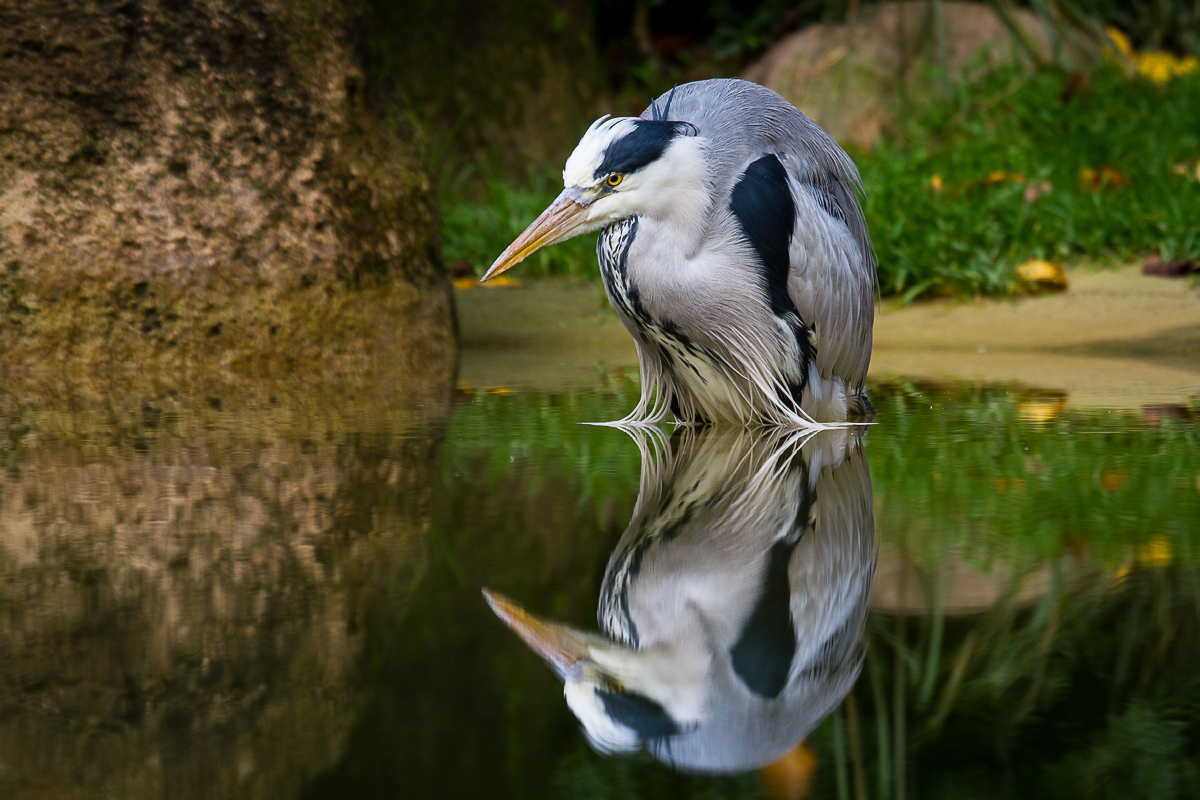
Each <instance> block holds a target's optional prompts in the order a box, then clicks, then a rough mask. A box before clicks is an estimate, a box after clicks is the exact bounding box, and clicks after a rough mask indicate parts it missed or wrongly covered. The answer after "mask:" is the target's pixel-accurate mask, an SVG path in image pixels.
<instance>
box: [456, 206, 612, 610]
mask: <svg viewBox="0 0 1200 800" xmlns="http://www.w3.org/2000/svg"><path fill="white" fill-rule="evenodd" d="M582 197H583V193H582V192H581V191H580V190H579V189H576V188H574V187H570V188H567V189H563V192H562V194H560V195H559V196H558V199H556V200H555V201H554V202H553V203H551V204H550V207H549V208H547V209H546V210H545V211H543V212H542V213H541V216H539V217H538V218H537V219H535V220H534V221H533V224H531V225H530V226H529V227H528V228H526V229H525V232H524V233H522V234H521V235H520V236H518V237H517V239H516V241H515V242H513V243H512V244H510V245H509V246H508V247H507V248H506V249H505V250H504V252H503V253H501V254H500V257H499V258H497V259H496V263H494V264H492V266H491V269H489V270H488V271H487V272H486V273H485V274H484V276H483V277H482V278H480V279H479V280H480V282H483V281H486V280H489V279H491V278H494V277H496V276H497V275H499V274H500V273H501V272H504V271H505V270H506V269H508V268H509V267H513V266H516V265H517V264H520V263H521V262H522V261H524V260H525V259H526V258H528V257H529V256H531V255H533V253H535V252H537V251H538V250H540V249H542V248H543V247H545V246H546V245H548V244H554V243H555V242H561V241H562V240H563V239H570V238H571V237H572V236H574V235H575V231H576V230H577V229H578V228H579V227H580V226H581V225H583V223H584V222H586V221H587V219H586V217H585V216H584V214H583V210H584V209H585V208H586V207H587V206H586V205H585V204H583V203H581V202H580V200H581V199H582ZM589 205H590V203H589ZM493 608H494V606H493ZM496 613H500V612H496Z"/></svg>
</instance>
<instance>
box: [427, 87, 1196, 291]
mask: <svg viewBox="0 0 1200 800" xmlns="http://www.w3.org/2000/svg"><path fill="white" fill-rule="evenodd" d="M1197 92H1200V72H1196V73H1193V74H1191V75H1189V76H1186V77H1182V78H1177V79H1175V80H1173V81H1171V82H1170V83H1168V84H1166V85H1165V86H1157V85H1154V84H1151V83H1149V82H1147V81H1144V80H1140V79H1134V80H1130V79H1127V78H1126V77H1124V76H1123V75H1122V74H1121V73H1120V71H1119V70H1118V69H1117V68H1116V67H1115V66H1113V65H1107V66H1102V67H1100V68H1098V69H1096V70H1095V71H1094V72H1093V73H1092V74H1091V75H1090V76H1088V77H1086V78H1081V77H1080V76H1068V75H1064V74H1063V73H1062V72H1060V71H1058V70H1053V69H1044V70H1040V71H1038V72H1036V73H1034V74H1033V75H1031V76H1022V74H1021V73H1020V72H1019V71H1018V69H1017V68H1007V69H1001V70H997V71H995V72H993V73H991V74H989V75H987V76H985V77H984V78H982V79H980V80H977V81H974V82H970V83H964V84H960V85H958V86H956V88H955V93H954V96H953V97H952V98H950V99H939V100H936V101H934V102H933V103H932V105H931V106H930V107H929V109H927V110H926V111H924V112H923V113H918V114H914V122H913V123H912V124H911V125H905V126H903V127H902V129H901V130H900V131H897V132H894V133H893V134H891V135H890V136H889V137H888V138H886V139H885V141H884V142H883V143H882V144H881V145H880V146H879V147H877V148H876V149H875V150H874V151H873V152H871V153H856V154H855V160H856V161H857V162H858V164H859V167H860V169H861V171H862V174H863V179H864V182H865V184H866V188H867V193H868V198H869V201H868V203H867V206H866V214H867V222H868V224H869V226H870V229H871V234H872V237H873V239H874V243H875V248H876V250H877V252H878V257H879V258H878V261H879V276H880V285H881V288H882V290H883V292H884V294H888V295H891V294H895V295H901V296H904V297H909V298H911V297H917V296H921V295H931V294H971V293H976V292H982V293H988V294H1005V293H1009V292H1012V291H1014V290H1015V289H1016V288H1017V282H1016V277H1015V268H1016V266H1017V265H1018V264H1019V263H1021V262H1022V261H1025V260H1026V259H1029V258H1035V257H1036V258H1049V259H1054V260H1062V259H1092V260H1100V261H1121V260H1125V259H1131V258H1138V257H1141V256H1143V255H1145V254H1146V253H1151V252H1154V253H1158V254H1159V255H1161V256H1162V257H1163V258H1164V259H1165V260H1173V259H1186V258H1195V257H1197V255H1200V229H1197V227H1196V224H1195V220H1197V219H1200V184H1198V183H1196V182H1195V181H1189V180H1188V179H1186V178H1185V177H1183V176H1181V175H1178V174H1175V172H1174V171H1173V170H1174V169H1175V168H1176V166H1177V165H1180V164H1182V163H1184V162H1186V161H1188V160H1189V159H1195V158H1196V157H1198V156H1200V104H1197V103H1195V102H1194V101H1193V98H1195V96H1196V93H1197ZM1105 168H1108V169H1111V170H1115V171H1112V172H1108V171H1105ZM557 170H558V165H552V166H550V167H547V168H545V169H544V170H541V171H535V173H534V174H533V176H532V177H531V179H530V180H529V182H528V183H527V184H525V183H520V182H514V181H512V180H511V179H508V178H505V177H503V176H500V175H497V174H491V175H488V176H487V177H486V179H485V180H484V181H482V184H483V185H485V186H486V190H485V191H484V194H485V195H486V196H484V197H480V196H475V197H471V196H469V193H468V192H467V191H466V186H467V179H468V178H469V177H470V175H471V173H468V172H464V173H462V176H461V178H460V180H457V181H454V182H449V183H448V184H447V186H446V188H445V189H444V190H443V192H442V212H443V239H444V242H445V252H446V260H447V262H448V263H454V262H457V261H466V262H467V263H469V264H470V265H471V266H472V267H473V268H474V270H475V272H476V274H482V272H483V270H484V269H486V268H487V266H488V265H490V264H491V263H492V261H493V260H494V259H495V258H496V257H497V256H498V255H499V254H500V253H501V252H502V251H503V249H504V248H505V247H506V246H507V245H508V244H509V242H511V241H512V240H513V239H514V238H515V237H516V236H517V234H519V233H520V232H521V231H522V230H523V229H524V228H525V226H526V225H528V224H529V223H530V222H532V221H533V219H534V218H535V217H536V216H537V214H538V213H540V212H541V211H542V209H543V208H545V207H546V206H547V205H548V204H549V203H550V201H551V200H553V199H554V197H555V195H557V194H558V192H559V191H560V190H561V185H562V184H561V180H560V178H559V176H558V174H557ZM1083 170H1092V173H1090V174H1092V175H1094V176H1095V179H1094V180H1092V181H1090V182H1089V181H1086V180H1084V179H1083V178H1082V171H1083ZM1118 181H1119V185H1118ZM933 183H936V184H937V185H938V187H939V188H938V189H936V190H935V188H934V186H933ZM519 269H520V270H521V271H522V273H523V274H526V275H546V274H560V275H562V274H565V275H581V276H585V277H593V278H598V272H597V268H596V259H595V238H594V236H585V237H580V239H578V240H572V241H570V242H566V243H563V244H559V245H555V246H554V247H551V248H547V249H546V250H543V251H541V252H539V253H538V254H535V255H534V256H533V257H532V258H531V259H530V260H529V262H528V263H526V264H522V265H521V267H519Z"/></svg>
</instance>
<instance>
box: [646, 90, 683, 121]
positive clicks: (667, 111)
mask: <svg viewBox="0 0 1200 800" xmlns="http://www.w3.org/2000/svg"><path fill="white" fill-rule="evenodd" d="M678 88H679V86H678V84H677V85H675V86H672V87H671V92H670V93H669V94H668V95H667V106H666V108H664V109H663V110H662V113H661V114H660V113H659V111H658V101H657V100H651V101H650V119H652V120H654V121H655V122H662V121H663V120H665V119H666V118H667V117H669V116H670V115H671V101H672V100H673V99H674V98H675V90H676V89H678Z"/></svg>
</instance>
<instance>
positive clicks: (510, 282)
mask: <svg viewBox="0 0 1200 800" xmlns="http://www.w3.org/2000/svg"><path fill="white" fill-rule="evenodd" d="M452 283H453V284H454V288H455V289H464V290H465V289H475V288H478V287H480V286H482V287H483V288H485V289H497V288H510V289H519V288H520V287H521V282H520V281H519V280H517V279H516V278H510V277H508V276H507V275H499V276H497V277H495V278H492V279H491V280H490V281H488V282H487V283H481V282H480V280H479V278H455V279H454V280H453V281H452Z"/></svg>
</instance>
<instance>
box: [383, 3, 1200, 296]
mask: <svg viewBox="0 0 1200 800" xmlns="http://www.w3.org/2000/svg"><path fill="white" fill-rule="evenodd" d="M949 5H951V4H948V3H943V2H941V0H936V1H935V2H932V3H929V4H926V5H925V6H923V7H922V8H923V9H924V10H923V11H922V12H921V13H922V14H925V15H927V16H928V19H929V20H930V22H929V23H928V24H923V25H922V26H921V27H920V28H919V29H918V31H917V33H916V35H917V36H918V37H919V38H921V39H922V40H923V41H922V42H920V43H919V44H920V45H921V46H923V47H925V48H926V49H927V50H928V51H929V52H931V53H934V54H935V57H934V58H933V59H932V63H931V64H928V63H925V64H917V65H916V67H915V68H914V69H916V70H918V71H920V72H921V75H920V76H919V80H918V83H919V84H920V85H921V86H924V87H927V88H929V91H913V89H912V87H913V85H914V84H913V83H911V82H908V83H905V84H904V85H900V84H899V82H898V84H897V86H896V87H895V89H896V91H897V92H898V94H899V102H900V103H901V104H902V110H901V113H897V114H894V115H892V121H889V122H888V123H886V124H884V125H883V126H882V130H881V131H880V132H879V135H878V136H877V137H875V138H874V139H873V141H872V142H871V144H870V145H869V146H865V147H864V146H859V145H855V144H852V143H850V142H848V141H843V142H842V144H843V145H844V146H847V148H848V149H849V150H850V152H851V154H852V156H853V157H854V159H855V160H856V162H857V163H858V165H859V168H860V170H861V172H862V174H863V178H864V182H865V185H866V191H867V197H868V201H867V205H866V211H867V218H868V222H869V224H870V227H871V232H872V235H873V237H874V243H875V247H876V249H877V251H878V257H879V259H878V260H879V267H880V279H881V285H882V288H883V291H884V293H885V294H887V295H895V296H898V297H900V298H901V299H904V300H907V299H911V298H915V297H920V296H925V295H938V294H966V295H971V294H1006V293H1013V292H1017V291H1021V290H1022V289H1023V288H1025V287H1023V286H1022V284H1021V282H1020V281H1019V280H1018V278H1017V276H1016V267H1017V266H1018V265H1019V264H1021V263H1022V262H1024V261H1026V260H1028V259H1032V258H1041V259H1051V260H1055V261H1057V262H1060V263H1064V262H1072V263H1074V262H1092V263H1106V262H1110V263H1111V262H1125V261H1129V260H1134V259H1143V258H1145V257H1147V256H1150V255H1154V256H1157V257H1159V258H1160V259H1162V260H1164V261H1179V260H1188V259H1194V258H1196V257H1197V256H1198V255H1200V232H1198V231H1197V226H1196V225H1195V223H1194V220H1196V219H1200V174H1197V170H1198V169H1200V166H1198V165H1200V103H1197V102H1196V98H1197V97H1200V70H1198V69H1196V68H1195V66H1196V62H1195V54H1196V53H1197V52H1198V48H1200V0H1158V1H1157V2H1120V1H1119V0H1028V2H1021V3H1016V4H1014V3H1010V2H1007V1H1005V2H1001V0H993V2H990V3H987V4H980V5H979V8H980V9H984V8H990V10H991V12H992V13H994V14H996V15H997V16H998V17H999V18H1000V19H1001V20H1003V21H1004V23H1005V25H1007V26H1008V28H1009V30H1010V31H1013V32H1016V33H1018V34H1019V33H1020V31H1021V28H1020V26H1019V25H1017V24H1016V23H1015V21H1014V20H1016V16H1015V15H1018V14H1030V15H1036V19H1037V20H1040V22H1041V24H1042V25H1043V26H1044V29H1045V31H1046V32H1047V34H1046V35H1047V39H1046V41H1047V43H1048V44H1047V46H1043V47H1041V48H1039V47H1037V46H1036V44H1033V43H1031V42H1030V41H1029V40H1028V39H1029V37H1028V36H1023V35H1017V36H1016V46H1017V48H1018V50H1020V53H1021V55H1020V57H1019V58H1013V59H1010V60H999V61H997V60H996V59H992V60H990V61H989V60H987V59H977V61H978V63H972V64H970V65H968V66H969V68H968V69H964V70H946V69H940V68H939V67H946V66H947V65H948V62H947V61H946V59H945V52H946V46H947V43H946V37H947V35H948V34H947V33H946V30H945V28H944V26H942V25H941V24H940V20H941V19H942V18H943V7H944V6H947V7H948V6H949ZM375 6H376V9H375V11H376V23H377V24H375V25H374V27H373V31H372V39H371V42H372V44H371V63H372V64H373V65H374V75H373V77H374V79H375V84H376V85H377V86H379V87H380V88H381V89H382V90H383V91H385V92H386V93H388V94H389V96H390V97H392V98H393V99H394V100H395V108H396V109H398V110H397V112H396V114H395V118H394V119H393V122H394V124H396V125H397V126H405V127H407V128H409V129H411V130H415V131H416V133H417V134H418V136H419V137H420V138H422V139H423V141H424V144H425V149H426V152H427V155H428V160H429V167H430V169H431V171H432V172H433V174H434V175H435V176H436V178H437V181H438V186H439V193H440V197H441V208H442V225H443V247H444V256H445V260H446V263H447V265H448V266H449V267H450V268H451V270H452V271H454V273H455V274H456V275H458V276H463V277H465V276H469V275H479V274H481V273H482V271H483V270H484V269H486V267H487V266H488V265H489V264H490V263H491V261H492V260H493V259H494V258H495V257H496V255H498V254H499V253H500V252H501V251H502V250H503V248H504V247H505V246H506V245H507V244H508V243H509V242H510V241H511V240H512V239H513V238H514V237H515V236H516V235H517V234H518V233H519V232H520V231H521V230H522V229H524V227H525V226H526V225H527V224H528V223H529V222H530V221H532V219H533V218H534V217H535V216H536V215H537V214H538V213H539V212H540V211H541V210H542V209H543V208H544V207H545V206H546V205H547V204H548V203H549V201H550V200H551V199H553V197H554V196H555V195H556V194H557V193H558V191H559V190H560V189H561V179H560V177H559V174H560V171H561V168H562V164H563V162H564V161H565V159H566V156H567V155H568V154H569V153H570V151H571V149H572V148H573V146H574V145H575V143H576V142H577V141H578V137H579V135H580V133H581V132H582V130H583V129H584V128H585V127H586V125H587V124H588V123H589V122H590V121H591V120H592V119H594V118H595V117H596V116H598V115H599V114H601V113H614V114H627V115H636V114H639V113H641V111H642V109H643V108H645V106H646V105H647V104H648V102H649V100H650V99H651V98H652V97H654V96H656V95H657V94H658V93H660V92H662V91H665V90H667V89H669V88H670V87H671V86H673V85H675V84H677V83H682V82H686V81H690V80H699V79H705V78H712V77H729V76H738V75H741V74H744V73H746V72H747V70H750V69H752V68H753V65H754V64H755V62H756V61H758V60H759V59H760V58H762V57H763V56H764V54H766V53H768V51H770V49H771V48H772V47H773V46H774V45H776V44H778V43H780V42H781V41H783V40H784V39H786V37H788V36H789V35H791V34H794V33H795V32H796V31H799V30H802V29H803V28H805V26H809V25H812V24H819V23H821V24H827V25H833V24H837V23H847V24H853V23H854V22H855V21H856V20H860V19H863V18H867V17H869V16H870V14H871V13H872V10H873V8H877V7H878V4H873V3H859V2H856V1H855V0H850V1H849V2H845V1H843V0H802V1H801V2H791V1H789V0H702V1H701V2H695V3H693V2H685V1H684V0H513V2H509V3H503V4H490V3H485V2H480V1H479V0H446V2H438V3H433V2H431V1H430V0H419V1H418V2H410V3H405V4H402V5H399V6H394V5H391V4H387V3H383V2H381V1H380V2H376V3H375ZM913 7H916V6H915V5H914V6H913ZM1029 18H1030V19H1033V18H1034V17H1033V16H1030V17H1029ZM413 31H417V32H419V34H420V35H417V36H413V35H412V32H413ZM1110 31H1111V33H1110ZM950 35H953V34H950ZM938 55H940V59H939V58H938V57H937V56H938ZM951 72H953V73H954V74H953V75H951ZM899 80H901V79H898V81H899ZM904 80H908V78H907V77H905V78H904ZM399 109H404V110H403V111H400V110H399ZM819 121H820V120H819ZM522 275H523V276H525V277H531V276H538V275H572V276H580V277H582V278H584V279H588V280H594V279H595V278H596V277H597V274H596V267H595V257H594V237H593V236H586V237H580V238H579V239H578V240H572V241H570V242H567V243H564V244H560V245H558V246H556V247H553V248H549V249H547V250H544V251H541V252H540V253H538V254H536V255H535V256H534V257H533V258H531V259H530V261H529V262H527V263H526V264H525V265H523V266H522Z"/></svg>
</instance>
